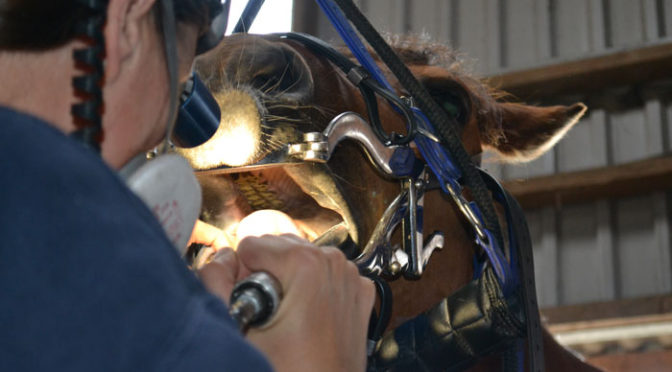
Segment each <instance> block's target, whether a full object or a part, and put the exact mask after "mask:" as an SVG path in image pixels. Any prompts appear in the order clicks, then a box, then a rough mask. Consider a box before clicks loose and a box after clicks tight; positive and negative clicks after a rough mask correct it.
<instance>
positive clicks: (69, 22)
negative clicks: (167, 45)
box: [0, 0, 220, 51]
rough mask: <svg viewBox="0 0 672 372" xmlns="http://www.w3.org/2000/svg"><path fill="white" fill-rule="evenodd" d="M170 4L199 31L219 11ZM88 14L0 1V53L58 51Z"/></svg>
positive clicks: (59, 1) (41, 3)
mask: <svg viewBox="0 0 672 372" xmlns="http://www.w3.org/2000/svg"><path fill="white" fill-rule="evenodd" d="M159 1H160V0H157V4H158V2H159ZM173 4H174V7H175V16H176V18H177V21H178V23H187V24H192V25H196V26H199V27H200V28H201V30H202V31H205V29H206V28H207V25H208V24H209V20H210V18H211V17H213V16H214V15H216V14H217V13H218V12H219V10H220V4H219V1H217V0H173ZM155 5H156V4H155ZM90 12H91V11H90V10H89V9H88V8H87V7H86V6H82V5H80V2H78V1H76V0H0V50H33V51H37V50H46V49H51V48H56V47H59V46H61V45H63V44H65V43H67V42H69V41H71V40H72V39H74V38H75V37H76V36H77V33H78V32H77V25H78V24H79V23H80V22H81V21H82V20H86V19H87V17H90V16H91V14H89V13H90ZM155 13H157V12H155Z"/></svg>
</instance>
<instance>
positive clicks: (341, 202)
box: [178, 90, 360, 254]
mask: <svg viewBox="0 0 672 372" xmlns="http://www.w3.org/2000/svg"><path fill="white" fill-rule="evenodd" d="M215 98H216V100H217V101H218V103H219V105H220V107H222V108H223V109H222V119H221V124H220V128H221V129H219V130H218V131H217V133H216V134H215V135H214V136H213V138H212V139H211V140H209V141H208V142H206V143H205V144H203V145H201V146H198V147H197V148H191V149H179V150H178V152H180V153H181V154H182V155H183V156H185V157H186V158H187V159H188V160H189V161H190V163H191V165H192V166H193V167H194V168H196V169H197V170H200V171H201V172H199V175H198V178H199V181H200V183H201V185H202V187H203V194H204V200H203V209H202V216H201V218H202V219H203V220H204V221H205V222H208V223H210V224H213V225H215V226H217V227H219V228H220V229H222V230H223V231H224V232H225V234H226V237H227V240H228V243H229V244H230V245H231V246H232V247H235V246H236V245H237V244H238V242H239V241H240V240H241V239H242V237H244V236H245V235H260V234H264V233H274V232H280V233H283V232H291V233H296V234H298V235H300V236H302V237H304V238H306V239H308V240H311V241H317V242H318V243H320V244H325V245H326V244H328V245H339V246H340V245H343V243H345V242H348V243H355V244H357V243H358V240H359V236H360V231H359V229H358V226H357V224H356V223H355V218H354V217H353V213H352V209H351V206H350V204H349V203H348V201H347V199H346V197H345V196H344V193H343V192H342V191H341V189H340V187H339V185H338V183H337V182H336V178H335V177H334V175H333V174H332V172H331V171H330V169H329V168H328V167H327V165H326V164H321V163H314V162H304V163H287V162H279V163H277V164H274V163H272V162H271V163H264V164H263V166H259V165H258V163H259V160H260V159H263V158H264V157H265V156H267V155H268V154H269V153H272V152H273V151H276V150H278V149H279V148H281V147H282V146H285V145H287V144H288V143H290V142H292V141H295V140H297V139H298V138H302V135H303V133H302V132H301V130H300V129H299V128H298V127H297V126H296V120H295V119H291V117H290V116H287V113H284V114H283V115H282V116H281V115H278V114H277V112H274V113H273V114H270V113H269V109H267V106H268V105H267V104H262V102H263V100H262V99H259V98H257V97H256V96H255V95H254V93H253V91H251V90H250V91H245V90H232V91H229V92H224V93H222V94H216V95H215ZM268 117H272V118H274V120H275V121H274V122H273V123H272V124H273V125H270V124H271V123H269V122H268V121H267V120H266V118H268ZM282 117H286V118H287V119H286V121H285V122H283V121H282V120H278V119H277V118H282ZM311 129H313V128H311ZM260 211H263V212H260ZM268 211H275V212H268ZM262 215H263V217H264V218H263V219H262V218H260V216H262ZM241 230H244V232H241ZM255 230H256V231H255ZM350 246H352V247H350V248H349V249H350V250H352V248H353V247H354V246H353V245H352V244H350ZM346 253H348V252H346ZM349 253H350V254H354V253H356V252H349Z"/></svg>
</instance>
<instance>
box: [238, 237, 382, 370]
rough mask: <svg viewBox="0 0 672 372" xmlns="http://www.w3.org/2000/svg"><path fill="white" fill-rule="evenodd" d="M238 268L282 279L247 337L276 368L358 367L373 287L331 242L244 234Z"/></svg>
mask: <svg viewBox="0 0 672 372" xmlns="http://www.w3.org/2000/svg"><path fill="white" fill-rule="evenodd" d="M238 257H239V260H240V263H241V267H244V270H242V271H241V272H239V276H240V274H241V273H242V272H244V271H252V272H255V271H267V272H269V273H271V274H273V275H275V277H276V278H278V280H279V281H280V283H282V287H283V291H284V298H283V300H282V302H281V303H280V307H279V308H278V312H277V313H276V314H275V316H274V317H273V318H272V319H271V320H270V322H269V323H268V324H267V325H265V326H264V327H262V328H258V329H251V330H250V331H249V332H248V338H249V340H250V341H251V342H252V343H253V344H254V345H256V346H257V347H258V348H259V349H261V350H262V351H263V352H264V353H266V355H267V356H268V358H269V359H270V360H271V363H272V364H273V366H274V367H275V368H276V369H277V370H278V371H315V370H320V371H364V369H365V367H366V336H367V330H368V323H369V317H370V315H371V309H372V307H373V302H374V297H375V290H374V286H373V284H372V282H371V281H370V280H368V279H366V278H363V277H361V276H360V275H359V271H358V269H357V267H356V266H355V265H354V264H353V263H352V262H349V261H348V260H347V259H346V258H345V255H343V253H342V252H341V251H340V250H338V249H337V248H333V247H326V248H325V247H316V246H314V245H312V244H310V243H309V242H308V241H306V240H303V239H301V238H298V237H296V236H293V235H282V236H279V237H275V236H268V235H266V236H262V237H260V238H252V237H250V238H246V239H244V240H243V241H241V242H240V244H239V246H238Z"/></svg>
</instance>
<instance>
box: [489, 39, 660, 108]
mask: <svg viewBox="0 0 672 372" xmlns="http://www.w3.org/2000/svg"><path fill="white" fill-rule="evenodd" d="M670 66H672V45H671V44H669V43H666V44H660V45H653V46H646V47H642V48H636V49H630V50H622V51H618V52H613V53H609V54H607V55H601V56H593V57H588V58H585V59H582V60H578V61H569V62H563V63H557V64H552V65H547V66H541V67H535V68H530V69H527V70H520V71H512V72H507V73H503V74H499V75H494V76H492V77H491V78H490V81H491V82H492V83H493V84H494V85H496V86H498V87H499V88H501V89H503V90H505V91H507V92H510V93H513V94H515V95H516V96H518V97H519V98H521V99H524V100H530V99H534V100H544V99H552V98H553V97H556V96H557V95H562V94H578V93H581V94H590V93H597V92H602V91H604V90H605V89H607V88H610V87H616V86H626V85H630V84H634V83H644V82H649V81H653V80H660V79H666V78H672V69H670Z"/></svg>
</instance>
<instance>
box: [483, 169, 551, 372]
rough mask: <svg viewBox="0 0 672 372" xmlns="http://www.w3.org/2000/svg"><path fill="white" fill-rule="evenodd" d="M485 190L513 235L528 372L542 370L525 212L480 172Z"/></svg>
mask: <svg viewBox="0 0 672 372" xmlns="http://www.w3.org/2000/svg"><path fill="white" fill-rule="evenodd" d="M481 176H482V177H483V179H484V181H485V183H486V184H487V185H488V188H490V189H491V190H499V192H497V191H495V193H496V194H499V196H500V197H501V196H503V197H504V200H499V201H500V202H501V203H503V204H504V205H505V207H506V214H507V215H506V219H507V223H508V225H509V233H510V234H511V233H513V234H515V236H516V240H517V244H516V246H517V253H518V273H519V280H520V287H521V297H522V301H523V307H524V309H525V318H526V328H527V344H528V358H529V366H530V369H529V370H530V372H542V371H544V347H543V338H542V337H543V336H542V329H541V320H540V317H539V305H538V303H537V289H536V284H535V280H534V257H533V251H532V240H531V238H530V231H529V228H528V226H527V221H526V219H525V212H524V211H523V209H522V208H521V206H520V204H518V202H517V201H516V199H515V198H513V196H511V194H509V193H508V192H507V191H506V190H504V188H503V187H502V186H501V185H500V184H499V182H497V180H495V179H494V178H493V177H492V176H490V175H489V174H487V173H486V172H484V171H482V170H481ZM497 198H498V197H497V195H496V196H495V199H497Z"/></svg>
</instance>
